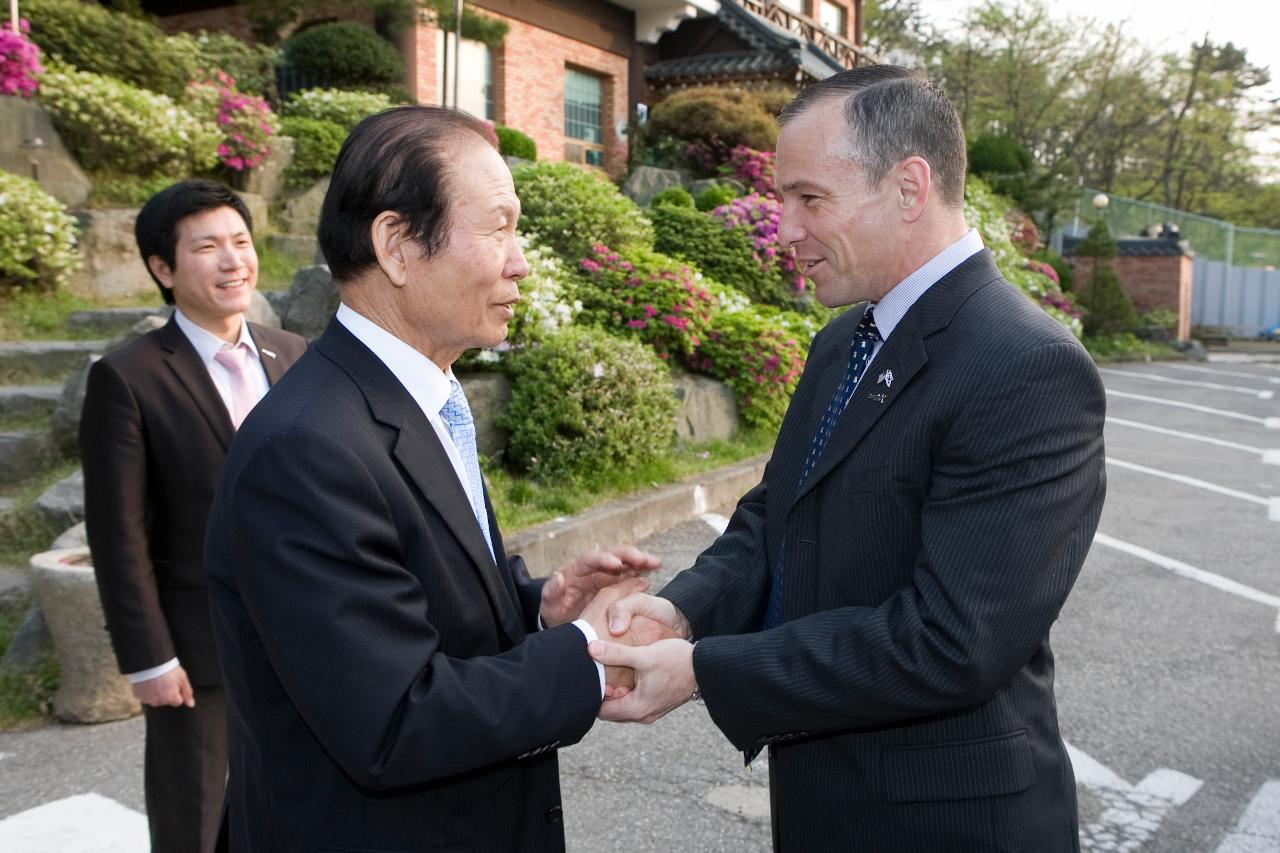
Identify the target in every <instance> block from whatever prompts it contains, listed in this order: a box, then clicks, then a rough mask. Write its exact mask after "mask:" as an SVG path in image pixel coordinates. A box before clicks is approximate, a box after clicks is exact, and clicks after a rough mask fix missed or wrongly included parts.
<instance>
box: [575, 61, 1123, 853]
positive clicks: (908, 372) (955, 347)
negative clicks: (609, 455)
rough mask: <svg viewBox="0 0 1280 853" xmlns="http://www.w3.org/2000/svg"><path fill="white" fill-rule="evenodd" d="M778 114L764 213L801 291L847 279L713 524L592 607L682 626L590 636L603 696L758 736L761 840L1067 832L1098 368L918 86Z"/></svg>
mask: <svg viewBox="0 0 1280 853" xmlns="http://www.w3.org/2000/svg"><path fill="white" fill-rule="evenodd" d="M782 122H783V126H782V133H781V136H780V137H779V140H778V159H777V180H778V186H779V189H780V191H781V193H782V198H783V202H784V210H783V215H782V222H781V225H780V234H781V236H782V237H783V238H784V239H785V240H787V241H788V242H789V243H791V245H793V246H794V247H795V248H796V253H797V258H798V260H799V262H800V264H801V267H802V268H803V269H804V271H805V273H806V275H808V276H809V277H810V278H811V279H812V280H813V282H814V284H815V285H816V287H817V296H818V299H819V300H820V301H821V302H822V303H823V304H825V305H828V306H837V305H849V304H853V303H861V304H857V305H855V306H854V307H853V308H851V309H850V310H849V311H847V312H845V313H844V314H842V315H841V316H840V317H838V318H837V319H836V320H834V321H832V322H831V323H830V324H829V325H828V326H827V327H826V328H825V329H823V330H822V331H821V332H820V333H819V334H818V335H817V336H816V337H815V338H814V341H813V345H812V348H811V350H810V355H809V361H808V365H807V366H806V368H805V372H804V375H803V377H802V379H801V380H800V384H799V386H798V387H797V389H796V392H795V396H794V398H793V399H792V401H791V405H790V408H789V410H788V412H787V415H786V417H785V419H784V421H783V424H782V427H781V431H780V433H779V435H778V440H777V444H776V445H775V447H774V453H773V458H772V459H771V460H770V462H769V465H768V468H767V469H766V471H765V475H764V479H763V481H762V482H761V483H760V484H759V485H758V486H757V487H756V488H754V489H753V490H752V491H750V492H749V493H747V495H746V496H744V497H743V498H742V500H741V501H740V502H739V504H738V507H737V509H736V511H735V512H734V514H733V517H732V519H731V520H730V523H729V526H728V529H727V530H726V531H725V533H724V534H723V535H722V536H721V537H720V538H719V539H717V540H716V542H715V543H714V544H713V545H712V546H711V547H710V548H708V549H707V550H706V551H705V552H704V553H703V554H702V555H701V556H700V557H699V558H698V560H697V561H696V563H695V564H694V566H693V567H692V568H690V569H689V570H687V571H685V572H683V573H682V574H680V575H679V576H677V577H676V579H675V580H673V581H672V582H671V584H670V585H668V586H667V587H666V588H665V589H664V590H663V591H662V592H661V594H660V596H659V597H650V596H643V595H637V596H631V597H629V598H628V599H625V600H623V601H620V602H619V603H618V604H617V605H615V607H614V610H613V612H612V613H611V620H614V619H616V622H617V624H616V626H613V625H611V627H616V628H617V630H618V631H621V630H623V629H624V628H625V627H626V625H627V623H628V617H629V615H630V614H633V613H643V614H646V615H648V616H650V617H653V618H658V619H661V620H663V621H664V622H666V623H667V624H668V625H670V626H671V627H672V628H675V629H678V630H679V631H681V632H682V633H683V634H684V636H685V637H687V638H689V640H692V641H695V642H696V646H695V643H691V642H688V641H686V640H684V639H669V640H663V641H661V642H659V643H656V644H654V645H652V646H650V647H648V648H627V647H624V646H620V645H615V644H610V643H606V642H601V643H598V644H593V647H592V651H593V654H594V656H595V657H596V659H597V660H600V661H602V662H605V663H608V664H611V665H622V666H630V667H634V668H635V670H636V671H637V682H636V686H635V688H634V690H633V691H631V692H628V691H626V690H623V689H619V690H615V691H612V693H613V698H611V699H610V700H609V701H607V702H606V703H605V705H604V707H603V709H602V711H601V716H602V717H604V718H606V719H615V720H644V721H652V720H654V719H656V718H658V717H660V716H662V715H663V714H665V713H666V712H668V711H670V710H671V709H672V708H673V707H676V706H678V705H679V704H681V703H683V702H684V701H686V700H688V699H689V698H690V695H691V694H693V693H695V692H700V694H701V697H702V698H703V699H704V700H705V702H706V706H707V710H708V711H709V712H710V714H711V718H712V719H713V720H714V721H715V723H716V725H717V726H719V728H720V729H721V731H722V732H724V734H725V736H726V737H727V738H728V739H729V740H730V741H731V742H732V743H733V744H734V745H735V746H736V747H738V748H739V749H741V750H743V752H744V753H745V754H746V756H747V760H748V762H750V760H751V758H752V757H753V756H754V755H755V754H756V753H757V752H759V751H760V750H761V749H762V748H766V747H767V748H768V749H769V775H770V785H771V788H772V798H771V799H772V805H773V809H772V815H773V839H774V848H775V849H777V850H782V851H788V853H792V851H803V853H821V851H841V853H845V851H850V850H866V851H876V853H890V851H902V853H907V851H910V853H920V851H930V853H941V851H975V850H1006V851H1037V853H1046V851H1073V850H1076V849H1078V840H1077V810H1076V799H1075V785H1074V781H1073V776H1072V771H1071V765H1070V763H1069V761H1068V758H1067V753H1066V750H1065V749H1064V747H1063V743H1062V739H1061V737H1060V736H1059V733H1058V723H1057V715H1056V711H1055V706H1054V697H1053V655H1052V653H1051V652H1050V649H1049V629H1050V626H1052V624H1053V622H1054V620H1055V619H1056V618H1057V615H1058V611H1059V610H1060V609H1061V607H1062V604H1063V602H1064V601H1065V600H1066V598H1067V594H1068V593H1069V592H1070V590H1071V587H1072V584H1073V583H1074V581H1075V579H1076V576H1077V574H1078V573H1079V571H1080V567H1081V565H1082V564H1083V562H1084V558H1085V555H1086V553H1087V552H1088V550H1089V544H1090V542H1091V540H1092V537H1093V533H1094V530H1095V528H1096V526H1097V523H1098V517H1099V513H1100V512H1101V508H1102V500H1103V494H1104V489H1105V480H1104V465H1103V445H1102V427H1103V420H1104V408H1105V398H1104V392H1103V388H1102V385H1101V383H1100V381H1099V379H1098V374H1097V371H1096V370H1095V369H1094V366H1093V363H1092V362H1091V361H1090V359H1089V357H1088V355H1087V354H1086V353H1085V351H1084V349H1083V348H1082V347H1081V346H1080V344H1079V343H1078V342H1077V341H1076V340H1075V339H1074V338H1073V337H1072V336H1071V335H1070V334H1069V333H1067V332H1066V331H1065V330H1064V329H1063V328H1062V327H1061V326H1059V325H1058V324H1057V323H1055V322H1054V321H1053V320H1051V319H1050V318H1049V317H1048V316H1047V315H1046V314H1044V312H1042V311H1041V310H1040V309H1039V308H1038V307H1037V306H1036V305H1035V304H1033V303H1032V302H1031V300H1029V299H1027V298H1026V297H1025V296H1024V295H1023V294H1021V293H1020V292H1019V291H1017V290H1016V289H1014V288H1013V287H1011V286H1010V285H1009V284H1008V283H1007V282H1005V280H1004V279H1003V278H1002V277H1001V275H1000V272H999V270H997V269H996V266H995V264H994V263H993V262H992V259H991V255H990V253H988V252H987V251H985V250H984V249H983V247H982V242H981V239H980V238H979V236H978V235H977V233H976V232H975V231H972V230H970V229H969V228H968V227H967V226H966V224H965V222H964V215H963V188H964V173H965V145H964V138H963V134H962V131H961V128H960V124H959V121H958V120H957V117H956V114H955V111H954V109H953V108H952V106H951V104H950V103H949V102H948V101H947V99H946V97H945V96H944V95H943V93H942V92H941V90H939V89H938V88H936V87H935V86H934V85H932V84H930V83H929V82H927V81H926V80H924V79H921V78H918V77H916V76H913V75H912V74H910V73H909V72H907V71H905V70H904V69H899V68H892V67H885V66H879V67H872V68H859V69H854V70H851V71H846V72H842V73H840V74H837V75H836V76H834V77H832V78H830V79H828V80H827V81H825V82H823V83H819V84H816V85H814V86H812V87H810V88H809V89H806V90H805V91H804V92H803V93H802V94H801V95H800V96H799V97H797V98H796V100H795V101H794V102H793V103H792V104H791V105H790V106H789V107H788V108H787V109H786V110H785V111H784V113H783V116H782Z"/></svg>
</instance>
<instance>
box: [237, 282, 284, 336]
mask: <svg viewBox="0 0 1280 853" xmlns="http://www.w3.org/2000/svg"><path fill="white" fill-rule="evenodd" d="M244 316H245V317H247V318H248V320H249V322H250V323H257V324H258V325H259V326H266V327H267V328H269V329H279V328H281V326H280V316H279V315H278V314H276V309H275V306H273V305H272V304H271V300H270V299H268V298H267V296H266V294H265V293H263V292H262V291H261V290H255V291H254V292H253V301H252V302H250V303H249V310H248V311H246V312H244Z"/></svg>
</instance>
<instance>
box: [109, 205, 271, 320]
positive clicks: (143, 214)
mask: <svg viewBox="0 0 1280 853" xmlns="http://www.w3.org/2000/svg"><path fill="white" fill-rule="evenodd" d="M219 207H229V208H231V209H232V210H234V211H235V212H236V213H238V214H240V218H241V219H243V220H244V225H245V227H246V228H248V229H249V234H250V235H252V234H253V217H252V216H250V215H249V208H248V207H246V206H245V203H244V202H243V201H241V200H240V196H238V195H236V194H235V193H234V192H233V191H232V190H231V188H230V187H227V186H224V185H223V184H220V183H218V182H217V181H203V180H193V181H179V182H178V183H176V184H173V185H172V186H168V187H165V188H164V189H162V190H160V192H158V193H156V194H155V195H153V196H152V197H151V198H149V199H147V203H146V204H144V205H143V206H142V210H140V211H138V219H137V221H136V222H134V225H133V236H134V239H135V240H137V242H138V253H139V254H141V255H142V263H143V265H144V266H146V268H147V275H149V276H151V280H152V281H154V282H155V283H156V287H158V288H160V295H161V296H162V297H164V301H165V304H166V305H172V304H173V291H172V290H171V289H169V288H167V287H165V286H164V285H163V284H161V283H160V279H158V278H156V274H155V273H153V272H152V271H151V265H150V264H149V263H148V261H149V260H150V259H151V256H152V255H159V256H160V260H162V261H164V262H165V263H166V264H168V265H169V269H175V268H176V267H177V251H176V249H177V245H178V223H179V222H181V221H182V220H184V219H186V218H187V217H188V216H195V215H196V214H197V213H204V212H205V211H206V210H213V209H215V208H219Z"/></svg>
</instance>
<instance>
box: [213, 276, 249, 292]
mask: <svg viewBox="0 0 1280 853" xmlns="http://www.w3.org/2000/svg"><path fill="white" fill-rule="evenodd" d="M248 283H249V279H247V278H237V279H235V280H234V281H223V282H219V283H218V284H217V285H216V287H217V288H218V289H219V290H232V289H234V288H237V287H239V286H240V285H242V284H248Z"/></svg>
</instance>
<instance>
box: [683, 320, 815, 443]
mask: <svg viewBox="0 0 1280 853" xmlns="http://www.w3.org/2000/svg"><path fill="white" fill-rule="evenodd" d="M806 346H807V342H806V343H805V344H804V345H802V344H801V342H800V340H799V339H798V338H797V337H796V336H795V335H794V334H793V333H792V332H790V331H789V330H787V329H785V328H783V327H782V326H781V325H780V324H779V323H778V322H777V315H776V314H773V313H770V310H769V309H767V308H766V309H760V308H756V307H751V308H748V309H745V310H742V311H734V312H729V311H722V312H720V313H718V314H716V316H715V317H714V318H713V320H712V328H711V330H710V332H708V334H707V340H706V341H705V343H703V345H702V347H701V348H700V353H701V355H702V357H703V359H704V361H703V364H702V370H703V371H705V372H707V373H710V374H712V375H713V376H716V377H717V378H719V379H720V380H721V381H723V382H724V383H725V384H726V385H728V386H729V387H730V388H732V389H733V392H734V394H736V395H737V398H738V411H739V412H740V413H741V414H742V420H743V421H744V422H745V423H746V425H747V426H749V427H754V428H760V429H766V430H770V431H772V430H776V429H777V428H778V426H779V425H781V423H782V416H783V415H784V414H786V411H787V404H788V403H790V401H791V393H792V392H793V391H795V389H796V383H797V382H799V381H800V373H801V372H802V371H803V370H804V359H805V347H806Z"/></svg>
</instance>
